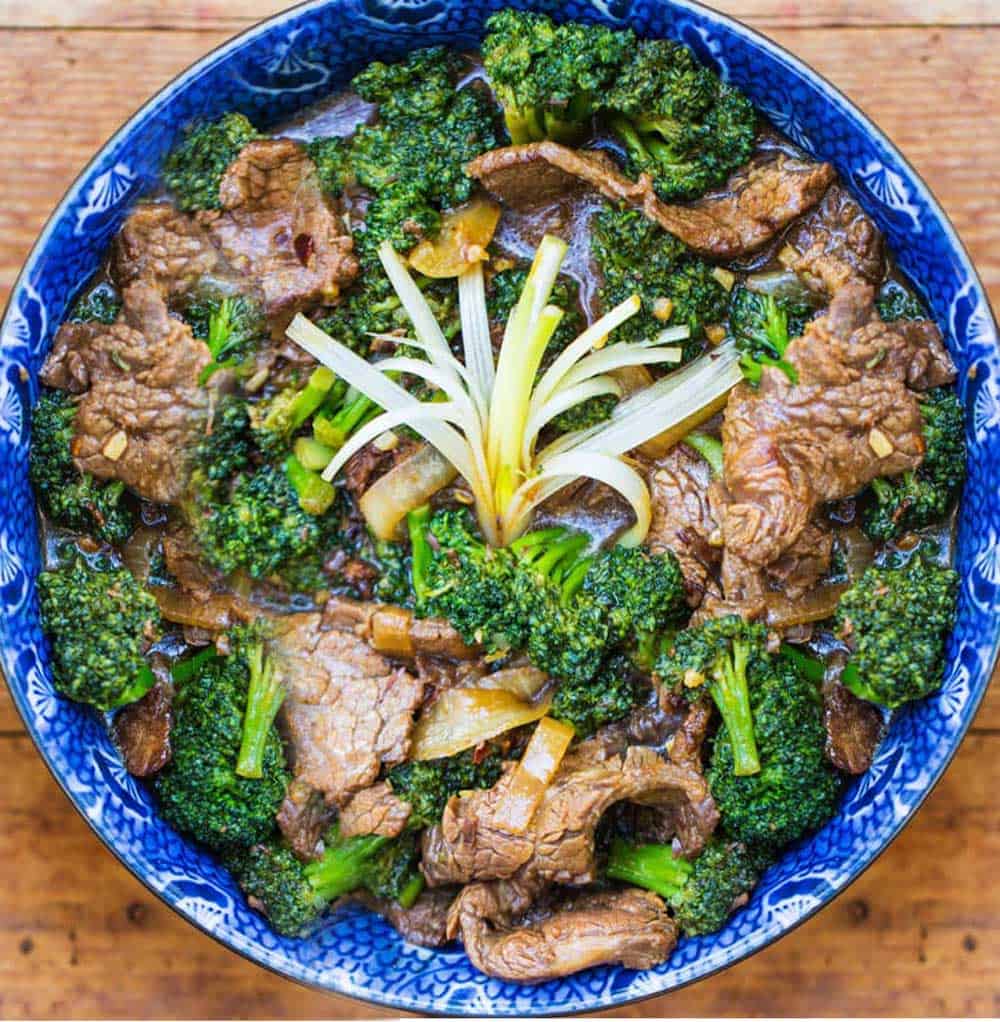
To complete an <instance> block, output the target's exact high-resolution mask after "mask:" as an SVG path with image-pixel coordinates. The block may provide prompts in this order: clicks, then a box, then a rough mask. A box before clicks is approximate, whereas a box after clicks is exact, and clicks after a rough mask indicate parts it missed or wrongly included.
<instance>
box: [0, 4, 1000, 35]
mask: <svg viewBox="0 0 1000 1022" xmlns="http://www.w3.org/2000/svg"><path fill="white" fill-rule="evenodd" d="M288 6H289V4H287V3H285V2H283V0H277V2H276V0H245V2H244V3H242V4H240V5H238V6H234V5H233V4H231V3H226V2H225V0H129V2H128V3H124V4H123V3H118V2H116V0H76V2H74V3H71V4H70V3H66V2H65V0H37V2H36V3H33V4H23V3H19V2H18V0H2V2H0V24H3V25H10V26H20V27H25V28H94V27H102V28H128V29H137V28H163V29H171V30H186V29H192V28H194V29H202V30H212V29H228V30H229V31H233V32H235V31H239V30H241V29H243V28H245V27H247V26H248V25H252V24H254V23H255V22H256V21H259V20H261V19H262V18H266V17H270V16H271V15H272V14H275V13H277V12H278V11H281V10H284V9H285V8H286V7H288ZM712 6H714V7H716V8H717V9H718V10H720V11H723V12H725V13H726V14H729V15H731V16H732V17H734V18H739V19H740V20H742V21H746V22H748V23H749V24H751V25H753V26H755V27H760V28H768V27H776V26H777V27H788V26H795V27H804V26H812V27H817V26H823V27H828V26H834V27H842V26H850V25H860V26H870V25H978V24H1000V11H998V9H997V5H996V4H995V3H993V0H884V2H883V3H879V4H872V3H870V2H868V0H824V2H823V3H813V2H811V0H716V2H715V3H714V4H713V5H712Z"/></svg>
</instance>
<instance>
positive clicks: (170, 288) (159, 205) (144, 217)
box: [111, 202, 220, 298]
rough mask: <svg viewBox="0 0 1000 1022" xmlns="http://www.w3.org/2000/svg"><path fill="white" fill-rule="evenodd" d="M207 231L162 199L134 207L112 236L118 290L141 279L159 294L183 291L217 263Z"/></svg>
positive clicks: (113, 269)
mask: <svg viewBox="0 0 1000 1022" xmlns="http://www.w3.org/2000/svg"><path fill="white" fill-rule="evenodd" d="M219 261H220V260H219V253H218V251H217V250H216V248H215V246H214V245H213V244H212V239H211V238H210V237H209V235H208V232H207V231H206V230H205V228H204V227H202V226H201V224H199V223H198V222H197V221H196V220H195V219H194V218H193V217H190V216H188V215H187V214H186V213H182V212H181V211H180V210H178V209H176V208H175V207H174V206H172V205H171V204H170V203H168V202H144V203H141V204H140V205H139V206H137V207H136V209H135V210H134V212H133V213H132V214H131V215H130V216H129V218H128V219H127V220H126V221H125V224H124V226H123V227H122V229H121V231H120V232H119V234H118V237H117V238H115V244H114V249H113V252H112V263H111V269H112V276H113V277H114V279H115V282H116V283H117V284H118V286H119V287H120V288H122V289H124V288H126V287H128V286H129V285H130V284H134V283H136V281H139V280H144V281H146V282H147V283H149V284H153V285H154V286H155V287H157V288H158V289H159V290H160V291H161V292H162V294H163V295H164V297H168V298H172V297H176V296H177V295H181V294H184V293H185V292H186V291H189V290H190V289H191V287H192V286H193V285H194V284H196V283H197V282H198V280H199V279H200V278H201V277H203V276H204V275H205V274H206V273H212V272H213V271H214V270H215V269H216V267H217V266H218V264H219Z"/></svg>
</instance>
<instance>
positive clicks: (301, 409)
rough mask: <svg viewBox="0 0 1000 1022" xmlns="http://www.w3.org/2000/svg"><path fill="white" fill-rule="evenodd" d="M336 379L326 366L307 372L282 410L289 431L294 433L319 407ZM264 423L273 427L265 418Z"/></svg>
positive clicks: (268, 426)
mask: <svg viewBox="0 0 1000 1022" xmlns="http://www.w3.org/2000/svg"><path fill="white" fill-rule="evenodd" d="M336 381H337V377H336V375H335V374H334V373H333V372H332V371H331V370H330V369H327V368H326V366H320V367H319V368H318V369H314V370H313V371H312V372H311V373H310V374H309V379H308V380H307V381H306V385H305V386H304V387H303V388H302V389H301V390H300V391H299V392H298V394H296V395H295V397H294V398H293V399H292V402H291V404H290V405H289V406H288V407H287V409H284V410H283V414H284V415H285V416H287V421H288V427H289V429H288V432H289V433H294V432H295V431H296V430H297V429H298V428H299V427H300V426H301V425H302V424H303V423H304V422H305V421H306V419H308V418H309V416H310V415H312V414H313V413H314V412H315V411H316V409H317V408H319V406H320V405H321V404H322V403H323V402H324V401H325V400H326V396H327V394H329V393H330V389H331V388H332V387H333V385H334V383H336ZM264 425H265V427H267V428H272V427H273V424H272V423H269V422H268V421H267V419H265V420H264Z"/></svg>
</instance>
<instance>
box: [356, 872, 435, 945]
mask: <svg viewBox="0 0 1000 1022" xmlns="http://www.w3.org/2000/svg"><path fill="white" fill-rule="evenodd" d="M350 899H351V900H352V901H357V902H360V904H362V905H364V906H365V907H366V908H368V909H371V911H372V912H376V913H378V915H380V916H382V918H383V919H384V920H385V921H386V922H387V923H389V925H390V926H392V927H393V928H394V929H396V930H398V931H399V933H400V935H401V936H402V938H403V940H405V941H406V942H407V943H409V944H416V945H417V946H418V947H443V946H444V945H445V944H447V943H448V942H449V941H450V940H452V938H451V937H450V936H449V935H448V932H447V931H448V910H449V909H450V908H451V904H452V902H453V901H454V900H455V891H454V890H453V889H450V888H447V887H442V888H437V889H436V890H433V891H430V890H425V891H422V892H421V894H420V897H419V898H417V900H416V901H415V902H414V903H413V906H412V908H403V906H402V905H400V904H399V902H398V901H393V900H392V899H391V898H376V897H374V896H373V895H371V894H369V893H368V892H367V891H364V890H361V891H358V892H356V893H355V894H352V895H350Z"/></svg>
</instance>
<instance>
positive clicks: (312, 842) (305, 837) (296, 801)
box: [276, 778, 333, 860]
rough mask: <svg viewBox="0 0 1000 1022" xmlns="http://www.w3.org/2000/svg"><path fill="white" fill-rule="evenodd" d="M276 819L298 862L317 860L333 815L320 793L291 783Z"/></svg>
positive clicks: (303, 784)
mask: <svg viewBox="0 0 1000 1022" xmlns="http://www.w3.org/2000/svg"><path fill="white" fill-rule="evenodd" d="M276 819H277V822H278V829H279V830H280V831H281V836H282V837H283V838H284V839H285V841H286V842H287V843H288V846H289V847H290V848H291V849H292V851H293V852H295V854H296V855H297V856H298V857H299V858H300V859H305V860H310V859H318V858H319V856H320V855H321V854H322V845H321V841H322V839H323V835H324V833H326V830H327V828H328V827H329V826H330V823H331V822H332V820H333V812H332V811H331V809H330V807H329V806H328V805H327V804H326V800H325V799H324V798H323V796H322V794H321V793H320V792H318V791H317V790H316V789H315V788H313V787H312V786H311V785H309V784H306V783H305V782H304V781H301V780H299V779H298V778H295V779H293V780H292V782H291V783H290V784H289V785H288V789H287V790H286V791H285V800H284V801H283V802H282V803H281V806H280V807H279V808H278V815H277V818H276Z"/></svg>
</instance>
